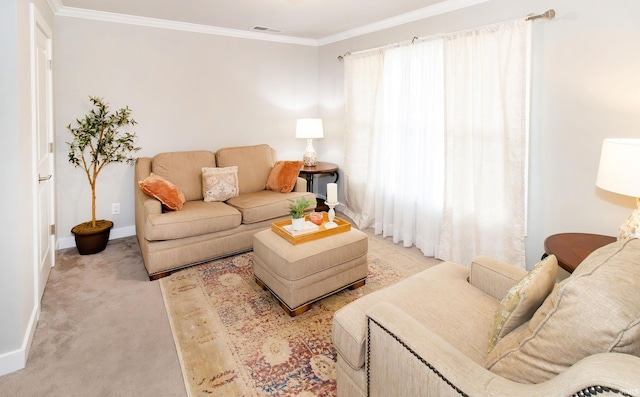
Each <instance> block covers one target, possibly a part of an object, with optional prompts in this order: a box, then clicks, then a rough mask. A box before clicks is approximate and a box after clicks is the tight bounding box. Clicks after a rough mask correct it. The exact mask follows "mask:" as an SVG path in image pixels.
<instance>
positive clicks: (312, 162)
mask: <svg viewBox="0 0 640 397" xmlns="http://www.w3.org/2000/svg"><path fill="white" fill-rule="evenodd" d="M302 163H303V164H304V166H305V167H315V166H316V164H318V155H317V154H316V150H315V149H314V148H313V139H307V148H306V149H305V150H304V155H303V156H302Z"/></svg>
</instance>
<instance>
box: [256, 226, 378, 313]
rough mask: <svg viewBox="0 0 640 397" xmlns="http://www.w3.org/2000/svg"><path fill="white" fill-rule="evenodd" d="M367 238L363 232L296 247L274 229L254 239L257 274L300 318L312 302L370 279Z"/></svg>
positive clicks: (332, 237)
mask: <svg viewBox="0 0 640 397" xmlns="http://www.w3.org/2000/svg"><path fill="white" fill-rule="evenodd" d="M367 249H368V241H367V236H366V235H365V234H364V233H362V232H361V231H359V230H355V229H352V230H349V231H347V232H344V233H339V234H335V235H333V236H329V237H324V238H321V239H318V240H314V241H310V242H307V243H303V244H299V245H293V244H291V243H289V242H288V241H287V240H285V239H283V238H282V237H280V236H278V235H277V234H275V233H274V232H272V231H271V230H264V231H261V232H258V233H256V234H255V235H254V237H253V253H254V255H253V273H254V275H255V278H256V283H258V285H260V286H261V287H262V288H263V289H268V290H269V291H271V293H272V294H273V295H274V296H275V297H276V298H277V299H278V301H280V306H282V308H283V309H284V310H285V311H286V312H287V313H288V314H289V315H290V316H296V315H298V314H300V313H303V312H305V311H307V310H309V308H310V306H311V303H313V302H315V301H317V300H319V299H322V298H324V297H326V296H328V295H331V294H333V293H336V292H338V291H340V290H343V289H345V288H347V287H348V288H351V289H355V288H358V287H360V286H363V285H364V283H365V279H366V278H367V272H368V266H367Z"/></svg>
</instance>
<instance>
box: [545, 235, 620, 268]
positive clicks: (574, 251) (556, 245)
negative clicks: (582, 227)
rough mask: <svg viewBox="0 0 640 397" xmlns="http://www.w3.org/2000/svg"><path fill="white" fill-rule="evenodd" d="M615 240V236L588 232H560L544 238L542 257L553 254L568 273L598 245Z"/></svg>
mask: <svg viewBox="0 0 640 397" xmlns="http://www.w3.org/2000/svg"><path fill="white" fill-rule="evenodd" d="M614 241H616V238H615V237H611V236H603V235H601V234H589V233H560V234H554V235H552V236H549V237H547V238H546V239H545V240H544V252H545V255H543V258H544V257H546V256H547V255H551V254H553V255H555V256H556V258H557V259H558V265H559V266H560V267H561V268H563V269H564V270H566V271H567V272H569V273H573V271H574V270H576V267H578V265H579V264H580V263H582V261H583V260H584V259H585V258H586V257H587V256H589V254H591V253H592V252H593V251H595V250H597V249H598V248H600V247H604V246H605V245H607V244H610V243H613V242H614Z"/></svg>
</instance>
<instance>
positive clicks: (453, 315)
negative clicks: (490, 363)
mask: <svg viewBox="0 0 640 397" xmlns="http://www.w3.org/2000/svg"><path fill="white" fill-rule="evenodd" d="M467 277H469V269H468V268H466V267H464V266H461V265H458V264H456V263H453V262H444V263H441V264H438V265H436V266H433V267H432V268H429V269H427V270H424V271H422V272H420V273H417V274H415V275H413V276H411V277H408V278H406V279H404V280H402V281H400V282H399V283H397V284H394V285H391V286H389V287H386V288H383V289H381V290H378V291H375V292H372V293H370V294H368V295H365V296H362V297H360V298H358V299H357V300H355V301H354V302H351V303H349V304H348V305H347V306H345V307H343V308H342V309H340V310H338V311H337V312H336V313H335V315H334V317H333V334H332V338H333V344H334V345H335V347H336V350H337V351H338V352H339V353H340V356H341V357H342V358H344V360H345V361H346V362H347V363H348V364H349V366H351V368H353V369H355V370H358V369H359V368H362V366H363V365H364V360H365V348H366V343H365V341H366V337H367V320H366V312H367V311H368V310H369V308H371V307H373V306H374V305H376V304H377V303H380V302H390V303H392V304H393V305H394V306H396V307H398V308H399V309H401V310H403V311H405V312H406V313H409V314H410V315H411V317H413V318H414V319H416V321H418V322H420V323H421V324H423V325H424V326H425V327H427V328H429V329H430V330H431V331H432V332H434V333H435V334H437V335H439V336H440V337H442V338H444V339H445V340H446V341H447V342H449V343H450V344H451V345H452V346H454V347H456V348H457V349H458V350H460V351H461V352H462V353H463V354H465V355H466V356H467V357H469V358H470V359H472V360H474V361H475V362H477V363H478V364H480V365H482V363H483V362H484V360H485V358H486V356H487V325H488V324H489V321H490V319H491V318H492V317H493V314H494V313H495V311H496V309H497V307H498V304H499V302H498V301H497V300H495V299H494V298H492V297H490V296H489V295H487V294H485V293H484V292H482V291H481V290H479V289H478V288H475V287H474V286H472V285H471V284H469V282H468V281H467ZM427 296H428V298H429V299H424V298H426V297H427Z"/></svg>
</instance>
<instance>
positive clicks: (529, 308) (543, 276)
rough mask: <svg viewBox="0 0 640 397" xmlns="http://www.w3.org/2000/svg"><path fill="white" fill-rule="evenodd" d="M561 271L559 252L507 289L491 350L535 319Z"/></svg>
mask: <svg viewBox="0 0 640 397" xmlns="http://www.w3.org/2000/svg"><path fill="white" fill-rule="evenodd" d="M557 272H558V261H557V259H556V257H555V255H549V256H547V257H546V258H544V259H543V260H542V261H541V262H539V263H538V264H537V265H535V266H534V267H533V268H532V269H531V271H529V274H527V275H526V276H524V277H523V278H522V280H520V282H518V284H516V285H514V286H513V287H511V289H509V291H507V294H506V295H505V296H504V298H503V299H502V301H501V302H500V306H499V307H498V310H497V311H496V314H495V316H494V318H493V324H492V327H491V330H490V332H489V351H491V350H492V349H493V347H494V346H495V345H496V343H498V341H499V340H500V339H502V338H503V337H504V336H505V335H507V334H508V333H509V332H511V331H513V330H514V329H516V328H518V327H519V326H520V325H522V324H524V323H525V322H527V321H529V320H530V319H531V317H532V316H533V313H535V312H536V310H537V309H538V307H540V305H541V304H542V302H544V300H545V299H546V298H547V296H548V295H549V294H550V293H551V291H552V290H553V286H554V285H555V282H556V275H557Z"/></svg>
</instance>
